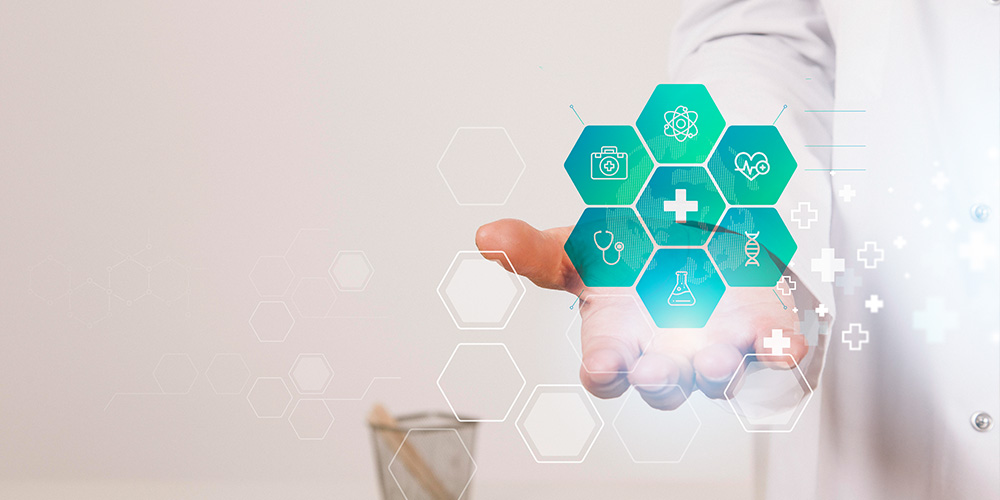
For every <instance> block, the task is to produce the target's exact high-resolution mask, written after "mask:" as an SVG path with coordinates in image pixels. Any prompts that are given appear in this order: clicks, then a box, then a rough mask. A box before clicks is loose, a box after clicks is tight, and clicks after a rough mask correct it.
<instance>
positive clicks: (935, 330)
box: [913, 297, 958, 344]
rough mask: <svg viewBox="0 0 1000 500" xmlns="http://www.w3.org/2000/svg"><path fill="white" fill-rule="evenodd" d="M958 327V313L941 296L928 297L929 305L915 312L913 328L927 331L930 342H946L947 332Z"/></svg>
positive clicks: (928, 341)
mask: <svg viewBox="0 0 1000 500" xmlns="http://www.w3.org/2000/svg"><path fill="white" fill-rule="evenodd" d="M957 327H958V313H956V312H955V311H952V310H951V309H949V308H948V306H947V304H945V301H944V299H942V298H941V297H928V298H927V307H926V308H925V309H923V310H921V311H914V312H913V328H914V329H916V330H923V331H924V332H926V334H927V343H928V344H937V343H940V342H944V341H945V337H946V335H947V333H948V332H949V331H951V330H954V329H955V328H957Z"/></svg>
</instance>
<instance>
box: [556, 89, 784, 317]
mask: <svg viewBox="0 0 1000 500" xmlns="http://www.w3.org/2000/svg"><path fill="white" fill-rule="evenodd" d="M636 130H638V132H639V133H638V136H636V135H635V131H636ZM646 148H648V152H647V149H646ZM650 153H651V154H652V158H653V160H655V161H656V162H657V163H660V164H666V165H662V166H659V167H657V168H656V169H655V170H647V165H648V164H647V163H646V161H647V160H649V154H650ZM637 159H638V161H637ZM626 163H627V167H628V168H627V169H626V168H625V167H626ZM565 167H566V171H567V173H569V174H570V178H571V179H572V181H573V184H574V185H575V186H576V188H577V191H578V192H579V193H580V195H581V197H583V200H584V201H585V202H586V203H587V204H588V205H601V206H598V207H594V206H590V207H588V208H587V209H586V210H584V212H583V214H582V216H581V217H580V220H579V221H578V223H577V225H576V226H575V227H574V228H573V231H572V233H571V234H570V236H569V238H568V239H567V241H566V245H565V249H566V253H567V255H568V256H569V258H570V260H571V261H572V262H573V265H574V266H575V267H576V270H577V272H578V273H579V274H580V277H581V279H582V281H583V283H584V284H585V285H586V286H588V287H633V286H634V287H635V289H636V291H637V292H638V295H639V297H640V298H641V300H642V302H643V304H644V305H645V308H646V310H647V311H648V312H649V314H650V316H651V317H652V319H653V321H654V322H655V323H656V325H657V326H659V327H661V328H701V327H703V326H705V324H706V323H707V322H708V319H709V317H711V315H712V313H713V311H714V310H715V307H716V305H717V304H718V302H719V300H720V299H721V297H722V295H723V294H724V293H725V289H726V287H727V286H734V287H771V286H774V284H775V283H776V282H777V281H778V280H779V279H780V277H781V274H782V272H784V270H785V268H786V267H788V265H789V264H790V262H791V258H792V255H794V253H795V250H796V245H795V242H794V240H793V239H792V237H791V235H790V233H789V231H788V228H787V227H786V226H785V224H784V222H783V221H782V220H781V217H780V216H778V215H777V212H775V211H774V209H773V208H770V207H768V206H769V205H774V204H775V203H776V202H777V201H778V199H779V198H780V196H781V194H782V192H783V191H784V189H785V187H786V186H787V185H788V182H789V180H790V179H791V176H792V175H793V174H794V173H795V170H796V162H795V159H794V158H793V157H792V154H791V152H790V151H789V149H788V146H787V145H786V144H785V142H784V140H783V139H782V138H781V135H780V134H779V133H778V129H777V128H775V127H774V126H773V125H732V126H729V127H728V128H727V126H726V121H725V119H724V118H723V116H722V113H721V112H720V111H719V109H718V107H717V106H716V104H715V102H714V101H713V100H712V96H711V95H710V94H709V92H708V89H707V88H706V87H705V86H704V85H697V84H662V85H657V86H656V88H655V89H654V90H653V93H652V95H651V96H650V98H649V100H648V101H647V102H646V105H645V107H643V109H642V112H641V113H640V114H639V118H638V119H637V120H636V124H635V128H634V129H633V128H632V127H630V126H627V125H617V126H616V125H602V126H588V127H585V128H584V130H583V132H581V134H580V137H579V139H578V140H577V142H576V144H575V145H574V147H573V149H572V150H571V152H570V155H569V158H567V160H566V164H565ZM647 180H648V182H646V181H647ZM644 183H645V184H644ZM643 185H644V186H645V187H643ZM636 188H641V192H639V191H636ZM637 193H638V198H636V194H637ZM633 203H634V207H615V206H614V205H631V204H633ZM609 205H611V206H610V207H609ZM734 205H753V206H750V207H745V206H734ZM636 213H638V217H636ZM706 249H707V250H708V251H709V253H706V251H705V250H706Z"/></svg>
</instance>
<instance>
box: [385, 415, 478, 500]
mask: <svg viewBox="0 0 1000 500" xmlns="http://www.w3.org/2000/svg"><path fill="white" fill-rule="evenodd" d="M430 454H433V455H434V456H437V457H442V458H441V459H438V460H437V461H430V462H427V463H426V465H427V467H428V468H429V469H430V472H431V474H433V475H434V477H437V478H438V479H439V484H440V488H441V489H442V490H443V491H438V492H436V493H435V495H434V496H433V498H440V499H441V500H445V499H449V500H450V499H455V500H460V499H461V498H462V497H463V496H464V495H465V492H466V491H467V490H468V489H469V485H470V484H472V478H473V477H475V475H476V470H477V469H478V467H477V466H476V461H475V460H474V459H473V458H472V453H470V452H469V448H468V447H467V446H465V442H464V441H462V436H461V434H459V433H458V430H456V429H451V428H447V427H442V428H434V427H428V428H413V429H409V430H407V431H406V435H405V436H403V441H402V442H400V444H399V448H398V449H397V450H396V452H395V454H393V456H392V460H390V461H389V465H388V466H387V467H386V469H388V471H389V475H390V476H391V477H392V480H393V482H395V483H396V486H397V487H398V488H399V492H400V493H402V495H403V498H404V499H407V500H409V497H408V496H407V494H406V492H410V493H414V492H418V491H419V492H424V491H426V489H425V488H426V487H425V486H424V485H423V483H422V482H420V481H419V480H418V479H417V478H415V477H414V475H413V472H411V471H412V469H411V467H412V465H409V464H410V463H411V462H412V460H413V459H412V458H407V457H413V456H417V457H420V456H428V455H430ZM400 455H403V456H402V457H401V456H400ZM416 498H420V499H423V498H432V497H430V496H428V497H425V496H419V497H416V496H415V497H414V499H416Z"/></svg>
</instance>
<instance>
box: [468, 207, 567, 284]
mask: <svg viewBox="0 0 1000 500" xmlns="http://www.w3.org/2000/svg"><path fill="white" fill-rule="evenodd" d="M572 231H573V228H572V227H559V228H553V229H547V230H545V231H539V230H538V229H535V228H533V227H531V225H530V224H528V223H527V222H524V221H522V220H517V219H501V220H498V221H495V222H491V223H489V224H486V225H484V226H481V227H480V228H479V230H478V231H476V246H477V247H479V251H480V252H482V253H483V256H484V257H486V258H487V259H491V260H497V261H499V262H500V264H501V265H503V266H504V268H506V269H507V270H508V271H511V272H515V270H516V272H517V274H520V275H521V276H524V277H526V278H528V279H529V280H531V282H532V283H534V284H536V285H538V286H540V287H542V288H552V289H555V290H565V291H567V292H570V293H572V294H574V295H579V293H580V291H581V290H582V289H583V282H582V281H581V280H580V275H579V274H577V272H576V268H575V267H573V263H572V262H570V260H569V256H567V255H566V250H565V249H564V248H563V245H565V244H566V239H567V238H569V234H570V233H571V232H572ZM498 251H503V252H504V253H506V254H507V258H508V259H510V264H511V265H513V266H514V269H511V268H510V266H509V265H508V264H507V262H504V261H503V260H502V259H498V258H497V257H498V256H497V255H496V254H491V253H490V252H498Z"/></svg>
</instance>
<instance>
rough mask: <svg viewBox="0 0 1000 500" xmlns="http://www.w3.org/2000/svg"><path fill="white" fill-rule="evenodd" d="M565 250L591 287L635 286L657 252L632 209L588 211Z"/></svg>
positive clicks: (568, 240)
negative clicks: (647, 262) (644, 267)
mask: <svg viewBox="0 0 1000 500" xmlns="http://www.w3.org/2000/svg"><path fill="white" fill-rule="evenodd" d="M564 247H565V249H566V255H568V256H569V260H570V261H571V262H573V267H575V268H576V271H577V272H578V273H579V274H580V279H582V280H583V283H584V284H585V285H587V286H589V287H627V286H632V284H634V283H635V280H636V278H638V277H639V274H640V273H642V268H643V266H645V265H646V261H648V260H649V255H650V254H651V253H653V242H652V240H650V239H649V233H647V232H646V229H645V228H644V227H642V223H641V222H639V217H638V216H637V215H636V213H635V210H632V209H631V208H630V207H610V208H602V207H592V208H588V209H586V210H584V212H583V215H581V216H580V220H579V221H577V223H576V226H574V227H573V232H572V233H570V235H569V238H567V239H566V244H565V245H564Z"/></svg>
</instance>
